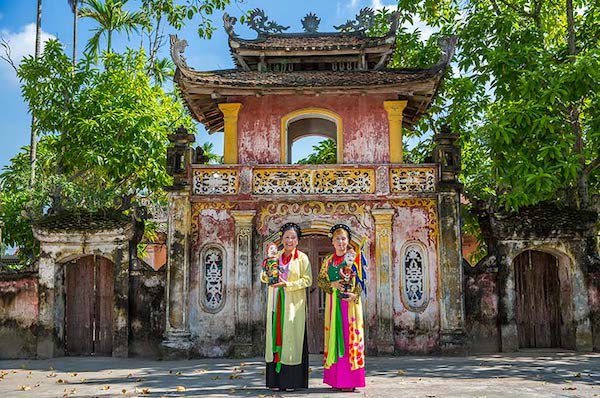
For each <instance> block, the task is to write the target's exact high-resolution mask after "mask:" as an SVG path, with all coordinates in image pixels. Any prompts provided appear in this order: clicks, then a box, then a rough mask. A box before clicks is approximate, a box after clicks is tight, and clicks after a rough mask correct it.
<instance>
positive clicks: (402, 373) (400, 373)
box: [397, 369, 406, 376]
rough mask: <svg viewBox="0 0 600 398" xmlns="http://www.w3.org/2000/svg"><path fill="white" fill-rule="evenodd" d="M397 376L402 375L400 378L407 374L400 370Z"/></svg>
mask: <svg viewBox="0 0 600 398" xmlns="http://www.w3.org/2000/svg"><path fill="white" fill-rule="evenodd" d="M397 374H398V375H400V376H404V375H405V374H406V372H405V371H403V370H402V369H399V370H398V372H397Z"/></svg>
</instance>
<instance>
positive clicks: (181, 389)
mask: <svg viewBox="0 0 600 398" xmlns="http://www.w3.org/2000/svg"><path fill="white" fill-rule="evenodd" d="M176 390H177V391H178V392H184V391H185V387H184V386H177V388H176Z"/></svg>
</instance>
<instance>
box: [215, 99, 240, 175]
mask: <svg viewBox="0 0 600 398" xmlns="http://www.w3.org/2000/svg"><path fill="white" fill-rule="evenodd" d="M241 107H242V104H240V103H233V102H232V103H223V104H219V109H220V110H221V112H223V116H224V119H225V139H224V142H223V163H225V164H238V163H239V159H238V113H239V112H240V108H241Z"/></svg>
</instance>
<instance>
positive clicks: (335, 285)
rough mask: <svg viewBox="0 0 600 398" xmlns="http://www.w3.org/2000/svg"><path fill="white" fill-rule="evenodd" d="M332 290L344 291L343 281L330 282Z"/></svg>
mask: <svg viewBox="0 0 600 398" xmlns="http://www.w3.org/2000/svg"><path fill="white" fill-rule="evenodd" d="M330 284H331V288H332V289H337V290H342V281H335V282H330Z"/></svg>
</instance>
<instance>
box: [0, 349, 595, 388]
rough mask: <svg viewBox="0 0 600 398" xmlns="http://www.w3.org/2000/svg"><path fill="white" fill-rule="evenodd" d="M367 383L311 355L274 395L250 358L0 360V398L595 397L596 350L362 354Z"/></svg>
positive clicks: (259, 365) (258, 365) (260, 368)
mask: <svg viewBox="0 0 600 398" xmlns="http://www.w3.org/2000/svg"><path fill="white" fill-rule="evenodd" d="M367 359H368V361H367V387H366V388H364V389H361V390H359V391H357V392H355V393H342V392H335V393H334V392H332V391H331V389H329V388H328V386H326V385H324V384H323V383H322V381H321V379H322V376H323V367H322V366H321V358H320V356H316V355H313V356H311V359H310V362H311V373H310V388H309V389H308V390H300V391H296V392H286V393H273V392H272V391H270V390H267V389H265V388H264V365H263V363H262V361H261V359H260V358H254V359H250V360H243V361H241V360H233V359H201V360H189V361H152V360H146V359H135V358H131V359H114V358H89V357H88V358H84V357H79V358H54V359H51V360H5V361H0V397H3V398H5V397H36V398H43V397H63V396H67V397H107V396H120V397H137V396H142V397H144V396H150V397H161V396H164V397H194V396H208V397H261V398H265V397H272V396H286V397H294V396H304V395H309V396H311V397H315V398H318V397H330V396H335V397H339V398H344V397H363V396H365V397H386V398H393V397H424V398H434V397H486V398H487V397H503V398H506V397H600V353H588V354H581V353H573V352H543V351H526V352H520V353H516V354H502V355H480V356H469V357H412V356H411V357H385V358H375V357H370V358H367Z"/></svg>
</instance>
